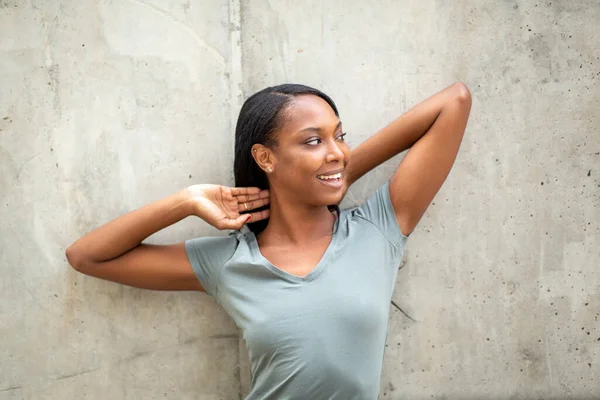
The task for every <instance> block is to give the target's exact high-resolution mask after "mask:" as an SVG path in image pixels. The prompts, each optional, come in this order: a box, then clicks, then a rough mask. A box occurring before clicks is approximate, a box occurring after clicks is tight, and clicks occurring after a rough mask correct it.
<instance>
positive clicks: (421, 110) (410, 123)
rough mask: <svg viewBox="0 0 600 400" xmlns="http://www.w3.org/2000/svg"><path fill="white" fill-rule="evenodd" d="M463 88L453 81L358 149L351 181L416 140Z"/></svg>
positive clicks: (351, 171)
mask: <svg viewBox="0 0 600 400" xmlns="http://www.w3.org/2000/svg"><path fill="white" fill-rule="evenodd" d="M460 90H461V85H460V84H453V85H451V86H449V87H447V88H445V89H444V90H442V91H441V92H439V93H436V94H435V95H433V96H431V97H429V98H428V99H426V100H424V101H423V102H421V103H419V104H417V105H416V106H415V107H413V108H412V109H410V110H409V111H408V112H406V113H405V114H403V115H402V116H400V117H399V118H397V119H396V120H394V121H393V122H392V123H390V124H389V125H387V126H386V127H385V128H383V129H381V130H380V131H379V132H377V133H376V134H375V135H373V136H371V137H370V138H369V139H367V140H366V141H365V142H363V143H362V144H360V145H359V146H358V147H357V148H356V149H354V150H353V151H352V154H351V157H350V160H351V161H350V164H349V167H348V169H349V171H348V174H347V176H348V185H351V184H352V183H354V182H356V181H357V180H358V179H360V177H362V176H363V175H365V174H366V173H368V172H369V171H371V170H372V169H374V168H375V167H377V166H378V165H380V164H382V163H384V162H385V161H387V160H389V159H390V158H392V157H393V156H395V155H397V154H399V153H401V152H403V151H405V150H407V149H409V148H410V147H411V146H412V145H413V144H415V143H416V142H417V141H418V140H419V139H420V138H421V137H422V136H423V135H424V134H425V132H427V130H428V129H429V128H430V127H431V126H432V125H433V123H434V122H435V121H436V119H437V117H438V116H439V115H440V113H441V112H442V109H443V108H444V106H446V104H448V102H449V101H450V100H451V99H453V98H455V97H456V96H458V95H459V94H460Z"/></svg>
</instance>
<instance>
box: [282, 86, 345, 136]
mask: <svg viewBox="0 0 600 400" xmlns="http://www.w3.org/2000/svg"><path fill="white" fill-rule="evenodd" d="M338 122H339V119H338V117H337V116H336V115H335V113H334V112H333V109H332V108H331V106H329V104H328V103H327V102H326V101H325V100H323V99H322V98H320V97H318V96H312V95H303V96H298V97H296V98H295V99H294V101H293V102H292V103H291V104H290V106H289V108H288V110H287V112H286V122H285V128H284V129H285V130H286V131H289V132H297V131H299V130H302V129H304V128H308V127H314V128H323V129H328V128H329V129H333V128H335V127H336V125H337V124H338Z"/></svg>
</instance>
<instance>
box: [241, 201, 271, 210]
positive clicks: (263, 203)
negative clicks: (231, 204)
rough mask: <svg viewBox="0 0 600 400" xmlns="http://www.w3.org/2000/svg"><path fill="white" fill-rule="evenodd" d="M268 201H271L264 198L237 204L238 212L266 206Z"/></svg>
mask: <svg viewBox="0 0 600 400" xmlns="http://www.w3.org/2000/svg"><path fill="white" fill-rule="evenodd" d="M270 201H271V199H269V198H266V199H258V200H254V201H248V202H244V203H240V204H238V212H243V211H249V210H254V209H257V208H260V207H262V206H266V205H267V204H269V202H270Z"/></svg>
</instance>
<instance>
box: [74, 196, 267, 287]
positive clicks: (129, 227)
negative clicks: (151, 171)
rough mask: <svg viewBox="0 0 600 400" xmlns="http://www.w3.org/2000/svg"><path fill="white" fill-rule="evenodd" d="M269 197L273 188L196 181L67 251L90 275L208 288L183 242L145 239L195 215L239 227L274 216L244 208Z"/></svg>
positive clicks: (220, 225) (259, 204)
mask: <svg viewBox="0 0 600 400" xmlns="http://www.w3.org/2000/svg"><path fill="white" fill-rule="evenodd" d="M268 201H269V199H268V192H267V191H260V190H259V189H258V188H228V187H225V186H218V185H194V186H190V187H189V188H187V189H184V190H182V191H180V192H178V193H176V194H173V195H171V196H169V197H166V198H164V199H162V200H159V201H156V202H154V203H151V204H148V205H146V206H144V207H142V208H140V209H137V210H134V211H131V212H129V213H127V214H125V215H123V216H121V217H119V218H117V219H115V220H113V221H111V222H109V223H107V224H106V225H103V226H101V227H99V228H97V229H96V230H94V231H92V232H90V233H88V234H87V235H85V236H83V237H82V238H81V239H79V240H78V241H76V242H75V243H73V244H72V245H71V246H70V247H69V248H68V249H67V250H66V255H67V260H68V261H69V264H71V266H73V268H75V269H76V270H78V271H79V272H82V273H84V274H86V275H90V276H94V277H97V278H101V279H106V280H109V281H113V282H118V283H122V284H125V285H129V286H133V287H138V288H143V289H154V290H199V291H202V290H203V288H202V286H201V284H200V282H199V281H198V279H197V278H196V276H195V274H194V271H193V270H192V267H191V265H190V263H189V261H188V258H187V255H186V252H185V247H184V244H183V243H178V244H173V245H148V244H141V243H142V241H144V240H145V239H146V238H147V237H148V236H150V235H152V234H153V233H155V232H158V231H160V230H162V229H164V228H166V227H167V226H169V225H172V224H174V223H176V222H178V221H180V220H182V219H184V218H186V217H188V216H192V215H195V216H198V217H200V218H202V219H204V220H205V221H206V222H208V223H209V224H211V225H213V226H215V227H216V228H218V229H239V228H241V226H242V225H243V224H244V223H246V222H248V220H249V219H250V218H253V219H254V220H259V219H263V218H266V217H267V216H268V211H263V212H261V213H252V214H241V212H242V211H245V210H252V209H255V208H258V207H262V206H263V205H265V204H267V203H268ZM246 206H247V207H246Z"/></svg>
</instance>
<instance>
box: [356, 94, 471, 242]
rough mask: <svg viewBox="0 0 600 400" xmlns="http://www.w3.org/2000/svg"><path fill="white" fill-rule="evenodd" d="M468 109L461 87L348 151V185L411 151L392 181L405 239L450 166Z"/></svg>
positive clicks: (415, 109)
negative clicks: (397, 155) (397, 156)
mask: <svg viewBox="0 0 600 400" xmlns="http://www.w3.org/2000/svg"><path fill="white" fill-rule="evenodd" d="M470 110H471V94H470V92H469V89H468V88H467V86H466V85H464V84H463V83H455V84H453V85H451V86H449V87H447V88H446V89H444V90H442V91H441V92H439V93H437V94H435V95H433V96H431V97H430V98H428V99H426V100H424V101H423V102H421V103H419V104H417V105H416V106H415V107H413V108H412V109H410V110H409V111H408V112H406V113H405V114H403V115H402V116H400V117H399V118H398V119H396V120H395V121H393V122H392V123H390V124H389V125H387V126H386V127H385V128H383V129H381V130H380V131H379V132H377V133H376V134H375V135H373V136H371V137H370V138H369V139H368V140H366V141H365V142H364V143H362V144H361V145H360V146H358V147H357V148H356V149H355V150H354V151H353V152H352V156H351V162H350V166H349V171H348V174H347V185H348V186H350V185H351V184H352V183H354V182H355V181H356V180H358V179H359V178H360V177H361V176H363V175H364V174H366V173H367V172H369V171H370V170H372V169H373V168H375V167H377V166H378V165H379V164H381V163H383V162H385V161H387V160H389V159H390V158H391V157H393V156H395V155H396V154H399V153H401V152H403V151H404V150H406V149H410V150H409V151H408V153H407V154H406V156H405V157H404V159H403V160H402V162H401V163H400V165H399V166H398V169H397V170H396V172H395V173H394V175H393V176H392V179H391V181H390V197H391V199H392V204H393V206H394V210H395V212H396V218H397V219H398V224H399V226H400V229H401V231H402V233H403V234H405V235H409V234H410V233H411V232H412V231H413V230H414V228H415V226H416V225H417V223H418V222H419V220H420V219H421V217H422V216H423V214H424V213H425V210H426V209H427V207H428V206H429V204H430V203H431V201H432V200H433V198H434V196H435V195H436V193H437V192H438V190H439V189H440V187H441V186H442V184H443V183H444V180H445V179H446V177H447V176H448V173H449V172H450V169H451V168H452V165H453V164H454V160H455V158H456V154H457V152H458V148H459V146H460V143H461V141H462V137H463V134H464V131H465V128H466V126H467V120H468V118H469V113H470Z"/></svg>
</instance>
